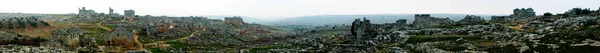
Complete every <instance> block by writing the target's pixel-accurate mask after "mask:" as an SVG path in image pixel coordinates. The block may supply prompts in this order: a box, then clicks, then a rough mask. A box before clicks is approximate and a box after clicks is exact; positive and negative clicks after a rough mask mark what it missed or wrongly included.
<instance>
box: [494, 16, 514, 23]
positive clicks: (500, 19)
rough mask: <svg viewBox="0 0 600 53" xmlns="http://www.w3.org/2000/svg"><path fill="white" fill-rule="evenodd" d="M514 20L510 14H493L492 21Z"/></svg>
mask: <svg viewBox="0 0 600 53" xmlns="http://www.w3.org/2000/svg"><path fill="white" fill-rule="evenodd" d="M510 20H512V18H511V17H510V16H492V19H491V20H490V21H491V22H509V21H510Z"/></svg>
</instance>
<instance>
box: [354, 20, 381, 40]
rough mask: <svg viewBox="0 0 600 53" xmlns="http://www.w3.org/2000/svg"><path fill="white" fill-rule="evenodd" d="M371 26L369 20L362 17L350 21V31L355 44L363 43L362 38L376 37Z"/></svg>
mask: <svg viewBox="0 0 600 53" xmlns="http://www.w3.org/2000/svg"><path fill="white" fill-rule="evenodd" d="M371 26H372V25H371V20H368V19H366V18H363V20H362V21H361V20H360V19H355V20H354V22H352V26H351V28H350V33H351V35H353V37H354V40H355V41H356V42H354V43H355V44H356V43H359V44H362V43H364V42H363V41H364V40H367V39H370V38H374V37H376V35H377V33H375V30H373V29H372V27H371Z"/></svg>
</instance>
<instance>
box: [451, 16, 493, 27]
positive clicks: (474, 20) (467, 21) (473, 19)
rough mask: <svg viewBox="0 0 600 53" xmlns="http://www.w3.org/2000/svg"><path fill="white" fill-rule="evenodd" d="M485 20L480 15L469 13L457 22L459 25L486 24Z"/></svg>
mask: <svg viewBox="0 0 600 53" xmlns="http://www.w3.org/2000/svg"><path fill="white" fill-rule="evenodd" d="M485 23H486V22H485V20H484V19H483V18H481V17H480V16H475V15H467V16H465V18H464V19H462V20H460V21H458V23H457V24H459V25H478V24H485Z"/></svg>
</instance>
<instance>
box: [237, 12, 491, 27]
mask: <svg viewBox="0 0 600 53" xmlns="http://www.w3.org/2000/svg"><path fill="white" fill-rule="evenodd" d="M414 15H415V14H371V15H369V14H367V15H313V16H301V17H292V18H286V19H281V20H275V21H266V22H265V21H263V22H260V21H257V23H259V24H265V25H341V24H350V23H352V21H354V19H363V17H364V18H367V19H370V20H371V22H372V23H376V24H383V23H394V22H396V20H397V19H406V20H407V24H410V22H412V21H413V20H414ZM431 15H432V17H438V18H446V17H448V18H450V19H451V20H454V21H458V20H460V19H463V18H464V17H465V16H466V15H470V14H431ZM477 16H481V17H482V18H483V19H486V20H489V19H491V18H490V17H491V16H493V15H477ZM497 16H501V15H497ZM247 21H248V22H253V20H247Z"/></svg>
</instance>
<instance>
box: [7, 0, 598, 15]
mask: <svg viewBox="0 0 600 53" xmlns="http://www.w3.org/2000/svg"><path fill="white" fill-rule="evenodd" d="M599 2H600V0H0V12H13V13H15V12H21V13H61V14H65V13H77V9H78V8H79V7H86V8H87V9H93V10H95V11H96V12H104V13H108V7H112V8H113V9H115V11H116V12H117V13H120V14H123V10H127V9H133V10H135V11H136V14H137V15H146V14H149V15H166V16H190V15H239V16H249V17H256V18H263V19H274V18H282V17H295V16H306V15H323V14H328V15H331V14H412V13H458V14H486V15H508V14H511V13H512V10H513V9H515V8H528V7H531V8H533V9H535V11H536V12H537V14H542V13H544V12H551V13H563V12H564V11H566V10H568V9H571V8H574V7H581V8H591V9H594V10H596V9H598V8H599V7H600V3H599Z"/></svg>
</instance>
